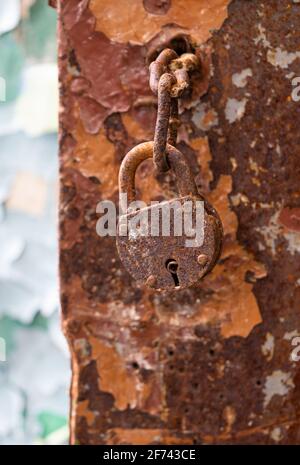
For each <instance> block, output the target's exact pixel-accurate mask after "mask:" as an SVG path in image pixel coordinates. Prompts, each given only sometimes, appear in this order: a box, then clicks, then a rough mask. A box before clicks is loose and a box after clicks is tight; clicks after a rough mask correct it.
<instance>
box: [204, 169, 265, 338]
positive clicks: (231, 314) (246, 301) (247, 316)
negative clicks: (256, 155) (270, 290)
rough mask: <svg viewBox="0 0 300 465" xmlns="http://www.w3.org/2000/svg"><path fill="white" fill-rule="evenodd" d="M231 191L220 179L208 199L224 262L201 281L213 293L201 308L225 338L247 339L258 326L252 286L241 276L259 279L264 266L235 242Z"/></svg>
mask: <svg viewBox="0 0 300 465" xmlns="http://www.w3.org/2000/svg"><path fill="white" fill-rule="evenodd" d="M231 191H232V178H231V177H230V176H221V178H220V181H219V183H218V186H217V188H216V189H215V190H214V191H213V192H212V193H211V195H210V196H209V200H210V201H211V202H212V204H213V205H214V206H215V207H216V209H217V211H218V213H219V215H220V216H221V219H222V222H223V227H224V236H225V241H224V247H223V252H222V256H221V259H223V260H224V261H223V263H221V264H218V265H217V266H216V267H215V269H214V270H213V271H212V273H211V274H210V275H209V276H207V278H206V280H205V285H206V286H208V287H209V288H211V289H213V290H214V293H213V295H212V298H211V300H210V301H209V302H207V303H206V304H205V305H204V308H203V310H204V312H205V313H207V314H210V313H211V314H215V315H219V318H220V320H221V333H222V335H223V336H224V337H225V338H227V337H231V336H242V337H247V336H248V335H249V333H250V332H251V330H252V329H253V328H254V326H256V325H257V324H259V323H261V322H262V318H261V314H260V311H259V307H258V304H257V301H256V298H255V296H254V294H253V292H252V289H253V285H252V284H251V283H247V282H246V281H245V275H246V273H247V271H249V272H251V273H252V274H253V277H254V278H255V279H261V278H263V277H264V276H266V274H267V273H266V270H265V267H264V265H263V264H261V263H259V262H257V261H255V259H254V258H253V256H252V254H250V253H248V252H247V251H246V250H245V249H244V248H243V247H241V246H240V245H239V244H238V243H237V241H236V232H237V227H238V221H237V217H236V215H235V214H234V212H233V211H232V210H231V209H230V204H229V200H228V195H229V194H230V192H231Z"/></svg>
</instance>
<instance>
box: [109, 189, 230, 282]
mask: <svg viewBox="0 0 300 465" xmlns="http://www.w3.org/2000/svg"><path fill="white" fill-rule="evenodd" d="M137 214H138V216H137ZM200 216H201V218H200ZM158 218H159V226H157V225H158ZM180 221H181V227H180V225H179V223H180ZM146 223H147V224H148V226H147V224H146ZM120 224H121V225H122V226H121V229H120V230H119V234H118V237H117V247H118V252H119V256H120V258H121V260H122V263H123V265H124V266H125V268H126V269H127V271H128V272H129V273H130V274H131V275H132V277H133V278H134V279H135V280H136V281H137V282H138V283H139V284H149V283H151V287H153V288H155V289H160V290H172V289H184V288H187V287H189V286H191V285H193V284H195V283H197V282H198V281H199V280H200V279H201V278H203V277H204V276H205V275H206V274H207V273H208V272H209V271H210V270H211V269H212V268H213V266H214V265H215V263H216V261H217V259H218V258H219V255H220V250H221V245H222V236H223V230H222V223H221V221H220V218H219V216H218V214H217V212H216V211H215V209H214V208H213V207H212V206H211V205H210V204H209V203H208V202H207V201H206V200H204V199H203V198H201V197H200V196H199V198H197V197H193V196H186V197H180V198H176V199H172V200H170V201H167V202H163V203H159V204H157V205H150V206H149V207H147V208H144V209H142V210H140V211H139V212H136V213H134V212H131V213H127V214H125V215H122V217H120V220H119V225H120ZM136 226H137V227H136ZM168 226H169V227H168ZM126 227H127V232H126V233H125V232H124V229H126ZM199 228H201V230H200V229H199ZM120 232H121V234H124V233H125V235H121V234H120ZM180 233H181V234H180ZM199 257H202V259H203V257H204V258H205V257H206V260H204V262H203V260H202V261H201V260H200V263H199ZM171 261H172V262H174V263H176V264H177V268H176V273H171V272H170V270H169V269H168V264H169V263H170V262H171Z"/></svg>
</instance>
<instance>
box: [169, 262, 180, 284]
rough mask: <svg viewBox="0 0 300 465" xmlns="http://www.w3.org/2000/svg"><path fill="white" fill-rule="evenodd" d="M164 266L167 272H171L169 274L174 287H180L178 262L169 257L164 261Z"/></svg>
mask: <svg viewBox="0 0 300 465" xmlns="http://www.w3.org/2000/svg"><path fill="white" fill-rule="evenodd" d="M166 268H167V270H168V271H169V273H171V276H172V278H173V280H174V284H175V287H180V284H179V278H178V274H177V269H178V263H177V262H176V260H174V259H173V258H169V259H168V260H167V261H166Z"/></svg>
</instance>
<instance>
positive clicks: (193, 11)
mask: <svg viewBox="0 0 300 465" xmlns="http://www.w3.org/2000/svg"><path fill="white" fill-rule="evenodd" d="M229 3H230V0H210V1H209V2H207V0H198V1H197V2H195V1H194V0H173V1H172V5H171V8H170V9H169V11H168V23H169V24H178V25H180V26H181V27H182V29H183V30H184V29H185V28H188V30H189V33H190V34H191V35H192V37H193V38H194V39H195V40H196V41H197V42H198V44H202V43H204V42H206V41H207V40H208V39H209V38H210V37H211V31H212V30H218V29H219V28H220V27H221V26H222V24H223V22H224V21H225V19H226V18H227V15H228V11H227V7H228V5H229ZM90 9H91V11H92V12H93V14H94V16H95V17H96V20H97V26H96V27H97V30H98V31H101V32H103V33H104V34H105V35H106V36H107V37H109V38H110V39H111V40H112V41H115V42H131V43H133V44H139V45H141V44H144V43H146V42H148V41H149V40H151V39H152V38H153V37H154V36H155V35H156V34H158V33H159V32H160V29H161V27H162V26H163V25H165V23H166V19H165V17H164V16H160V15H153V14H149V13H148V12H147V11H146V10H145V8H144V7H143V2H142V1H141V0H131V2H130V8H128V0H119V1H118V2H107V0H91V2H90Z"/></svg>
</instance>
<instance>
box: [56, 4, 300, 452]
mask: <svg viewBox="0 0 300 465" xmlns="http://www.w3.org/2000/svg"><path fill="white" fill-rule="evenodd" d="M58 3H59V5H58V9H59V24H60V47H59V60H60V81H61V104H62V113H61V137H60V154H61V199H60V206H61V209H60V231H61V233H60V246H61V260H60V275H61V296H62V310H63V325H64V330H65V333H66V335H67V338H68V341H69V344H70V350H71V353H72V367H73V380H72V387H71V399H72V405H71V442H72V443H76V442H77V443H82V444H101V443H109V444H140V443H143V444H150V443H155V444H158V443H160V444H182V443H196V444H197V443H234V444H236V443H242V444H247V443H256V444H259V443H265V444H273V443H277V444H278V443H283V444H289V443H299V441H300V420H299V397H300V390H299V373H300V371H299V363H300V362H293V360H292V359H291V351H292V345H291V343H292V338H293V336H294V335H297V333H298V331H299V329H300V328H299V326H300V317H299V304H300V284H299V283H300V260H299V253H300V252H299V250H300V245H299V244H300V231H299V230H300V228H299V207H300V205H299V202H300V201H299V196H300V191H299V178H300V164H299V148H300V138H299V115H300V106H299V102H298V103H297V102H295V101H293V100H292V99H291V93H292V85H291V79H292V77H293V76H300V61H299V51H298V49H299V30H300V28H299V25H300V5H299V4H297V3H295V2H293V1H292V0H280V1H279V0H259V1H258V0H252V1H244V0H235V1H233V2H232V3H231V4H230V5H229V3H230V2H229V1H221V0H215V1H214V0H211V1H210V2H207V1H206V0H203V1H201V0H197V1H196V0H173V1H171V2H167V3H170V5H167V3H166V8H165V11H164V9H162V11H159V12H157V11H156V12H154V10H153V12H154V14H151V13H149V11H150V9H151V8H154V9H155V8H157V3H156V2H154V1H153V2H150V1H149V2H142V1H139V0H132V2H131V8H130V10H129V11H128V9H127V8H128V1H127V0H124V1H123V0H120V1H119V2H113V1H111V0H91V1H90V2H89V1H87V0H81V1H78V0H64V1H59V2H58ZM207 3H209V6H207ZM227 7H229V8H228V10H227ZM200 13H201V14H200ZM227 16H228V17H227ZM226 17H227V20H226V21H225V23H224V20H225V19H226ZM212 29H214V30H215V32H214V33H213V35H211V33H210V31H211V30H212ZM187 36H190V40H192V41H193V43H196V44H197V45H201V44H204V45H203V46H202V49H201V54H202V56H203V59H202V60H201V62H202V63H206V64H207V69H210V63H212V67H211V69H212V73H211V75H210V76H208V78H207V79H206V82H205V83H202V84H201V87H199V88H195V87H194V86H193V95H192V96H191V97H190V98H189V99H186V100H185V101H182V102H181V106H180V112H181V117H180V119H181V121H182V125H181V127H180V130H179V144H178V147H179V149H180V150H182V151H183V152H184V154H185V155H186V157H187V158H188V160H189V163H190V166H191V168H192V170H193V173H194V176H195V179H196V182H197V185H198V187H199V189H200V190H201V191H203V192H204V193H205V195H206V196H207V197H208V199H209V200H210V202H211V203H212V204H213V205H215V206H216V208H217V210H218V212H220V215H221V218H222V222H223V225H224V232H225V241H224V247H223V252H222V256H221V259H220V261H219V263H218V264H217V266H216V268H215V269H214V270H213V272H212V273H211V274H210V275H209V276H207V277H206V280H205V282H204V283H203V284H201V283H200V284H199V285H197V286H195V287H194V288H191V289H188V290H182V291H179V292H177V293H175V292H174V293H161V294H158V293H157V292H155V291H152V290H146V289H144V288H138V287H137V286H136V285H135V282H134V281H133V280H132V279H131V278H130V277H129V275H128V274H127V273H126V271H125V270H124V268H122V266H121V264H120V262H119V259H118V256H117V252H116V247H115V240H114V238H108V237H105V238H99V237H98V236H97V234H96V231H95V227H96V221H97V215H96V214H95V206H96V204H97V202H98V201H99V200H101V199H112V200H115V201H116V200H117V198H118V192H117V186H118V182H117V177H118V169H119V166H120V162H121V160H122V159H123V157H124V155H125V153H126V152H127V151H128V150H130V149H131V148H132V147H133V146H135V145H136V144H137V143H139V142H142V141H145V140H151V139H152V137H153V130H154V123H155V115H156V102H155V100H153V97H152V96H151V94H150V91H149V87H148V83H147V81H148V72H147V64H146V61H147V55H148V54H151V53H153V50H154V49H155V48H156V49H158V50H162V49H163V48H165V47H166V46H168V44H170V43H172V44H173V45H177V46H178V47H179V48H180V47H182V46H183V45H184V44H185V43H186V37H187ZM204 94H205V96H204V97H202V99H201V102H200V100H199V95H202V96H203V95H204ZM137 190H138V192H143V200H145V201H146V202H149V201H150V200H161V199H169V198H172V197H174V196H175V195H176V182H175V179H174V178H173V177H172V176H171V175H170V174H169V173H166V174H162V175H159V176H156V177H155V176H154V175H153V173H152V164H151V162H150V163H149V164H147V162H145V163H144V164H143V167H141V169H140V170H139V172H138V176H137ZM297 218H298V219H297Z"/></svg>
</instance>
